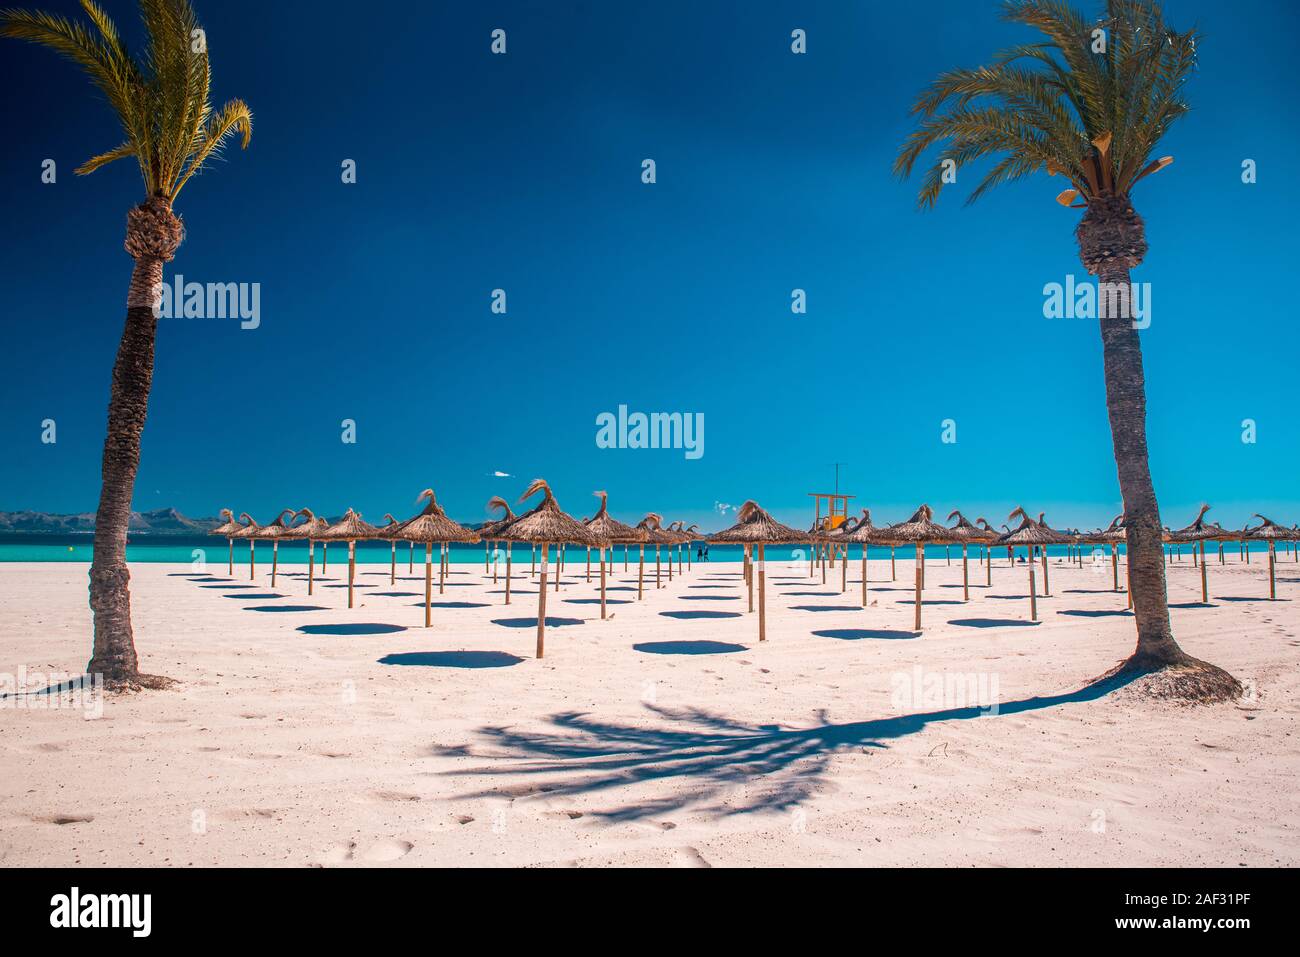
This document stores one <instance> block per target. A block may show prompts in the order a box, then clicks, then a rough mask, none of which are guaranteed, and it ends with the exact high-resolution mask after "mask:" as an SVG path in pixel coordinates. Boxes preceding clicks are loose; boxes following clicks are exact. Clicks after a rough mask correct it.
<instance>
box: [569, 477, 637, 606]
mask: <svg viewBox="0 0 1300 957" xmlns="http://www.w3.org/2000/svg"><path fill="white" fill-rule="evenodd" d="M591 494H592V495H595V496H596V497H597V498H599V499H600V508H599V509H597V510H596V514H595V515H593V516H592V517H591V518H589V519H587V521H585V522H583V524H584V525H585V526H586V527H587V531H589V532H590V533H591V534H592V535H594V536H595V537H596V538H598V539H600V541H601V544H600V545H599V546H598V548H599V549H600V617H601V618H602V619H603V618H604V617H605V543H608V544H609V545H610V546H614V545H627V544H630V543H640V542H644V541H645V540H646V534H645V532H643V531H641V530H640V529H636V528H633V527H632V526H631V525H625V524H623V523H622V522H620V521H618V519H615V518H611V517H610V514H609V493H607V492H592V493H591ZM588 552H590V546H588ZM611 553H612V549H611Z"/></svg>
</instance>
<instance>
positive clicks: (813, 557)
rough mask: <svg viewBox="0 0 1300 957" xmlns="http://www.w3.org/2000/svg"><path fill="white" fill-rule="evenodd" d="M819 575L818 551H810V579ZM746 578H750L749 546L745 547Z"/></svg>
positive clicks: (813, 549)
mask: <svg viewBox="0 0 1300 957" xmlns="http://www.w3.org/2000/svg"><path fill="white" fill-rule="evenodd" d="M816 573H817V549H816V548H815V547H814V548H809V549H808V577H809V578H812V577H813V575H815V574H816ZM745 577H746V580H748V577H749V546H748V545H746V546H745Z"/></svg>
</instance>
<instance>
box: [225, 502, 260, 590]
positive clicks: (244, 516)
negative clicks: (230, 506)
mask: <svg viewBox="0 0 1300 957" xmlns="http://www.w3.org/2000/svg"><path fill="white" fill-rule="evenodd" d="M239 518H240V520H241V521H243V523H244V524H243V525H241V526H239V528H237V529H235V530H234V531H233V532H231V533H230V537H231V538H240V539H243V538H246V539H248V580H249V581H252V580H253V577H254V576H255V574H256V572H257V569H256V568H255V567H254V566H255V565H256V564H257V544H256V541H255V540H254V536H255V535H256V534H257V530H258V529H259V528H261V527H262V526H261V525H258V524H257V522H255V521H253V517H252V516H251V515H249V514H248V513H247V512H240V513H239Z"/></svg>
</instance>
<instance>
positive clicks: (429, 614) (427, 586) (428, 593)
mask: <svg viewBox="0 0 1300 957" xmlns="http://www.w3.org/2000/svg"><path fill="white" fill-rule="evenodd" d="M411 545H412V547H414V545H415V543H414V542H412V543H411ZM432 609H433V542H425V543H424V627H425V628H428V627H429V626H430V625H431V624H433V610H432Z"/></svg>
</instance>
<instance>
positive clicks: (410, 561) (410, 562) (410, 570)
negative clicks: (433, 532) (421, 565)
mask: <svg viewBox="0 0 1300 957" xmlns="http://www.w3.org/2000/svg"><path fill="white" fill-rule="evenodd" d="M410 546H411V547H410V548H409V549H408V550H407V552H406V574H408V575H411V574H414V573H415V542H411V543H410Z"/></svg>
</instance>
